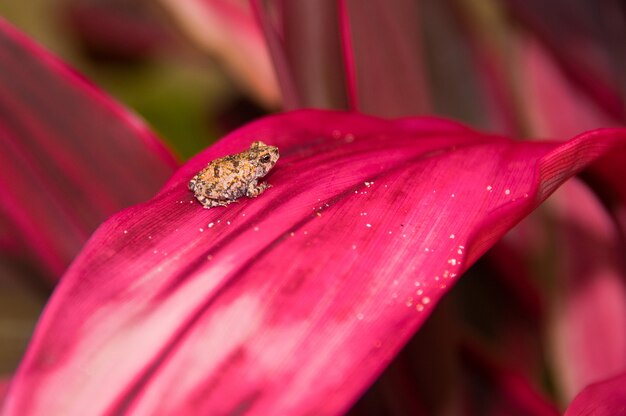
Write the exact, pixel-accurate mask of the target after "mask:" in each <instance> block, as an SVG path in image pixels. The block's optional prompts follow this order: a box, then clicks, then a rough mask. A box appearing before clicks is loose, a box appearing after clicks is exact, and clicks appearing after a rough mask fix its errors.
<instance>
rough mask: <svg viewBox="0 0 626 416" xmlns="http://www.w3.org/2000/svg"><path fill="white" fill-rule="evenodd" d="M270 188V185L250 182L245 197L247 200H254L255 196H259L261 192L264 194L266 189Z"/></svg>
mask: <svg viewBox="0 0 626 416" xmlns="http://www.w3.org/2000/svg"><path fill="white" fill-rule="evenodd" d="M271 186H272V185H270V184H269V183H267V182H262V183H259V184H257V182H256V181H254V182H250V183H249V184H248V187H247V188H246V196H247V197H248V198H256V197H257V196H259V195H261V194H262V193H263V192H265V190H266V189H267V188H269V187H271Z"/></svg>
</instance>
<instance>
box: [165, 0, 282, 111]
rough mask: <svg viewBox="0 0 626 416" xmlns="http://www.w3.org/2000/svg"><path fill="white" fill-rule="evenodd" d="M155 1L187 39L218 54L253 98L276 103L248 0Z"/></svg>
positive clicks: (273, 81) (270, 71)
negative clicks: (169, 15) (168, 14)
mask: <svg viewBox="0 0 626 416" xmlns="http://www.w3.org/2000/svg"><path fill="white" fill-rule="evenodd" d="M158 2H159V3H160V5H162V6H163V7H164V8H165V9H166V10H167V11H168V12H169V13H170V14H171V16H172V17H173V18H174V19H175V20H176V22H177V23H178V25H179V26H180V28H181V29H182V30H183V32H184V33H185V34H186V35H187V37H188V38H189V39H191V40H192V41H194V42H195V43H196V44H197V45H199V46H200V47H201V48H202V49H203V50H205V51H207V52H208V53H210V54H211V55H213V56H215V57H217V59H218V60H220V62H222V64H223V65H224V66H225V67H226V68H227V69H228V70H229V72H230V73H231V75H232V76H233V77H234V78H235V80H236V81H238V82H239V83H240V84H241V85H243V87H244V88H246V89H247V90H248V91H249V92H250V93H251V94H252V95H253V96H254V97H255V98H256V99H258V100H259V101H261V102H262V103H263V104H265V105H267V106H271V107H275V106H277V105H278V104H279V101H280V96H279V91H278V84H277V80H276V77H275V74H274V68H273V67H272V62H271V60H270V56H269V52H268V45H267V44H266V42H265V40H264V38H263V33H262V31H261V28H260V27H259V25H258V24H257V22H256V21H255V18H254V14H253V10H252V8H251V7H250V6H249V4H248V1H247V0H158ZM270 46H271V45H270Z"/></svg>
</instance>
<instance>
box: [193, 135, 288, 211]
mask: <svg viewBox="0 0 626 416" xmlns="http://www.w3.org/2000/svg"><path fill="white" fill-rule="evenodd" d="M278 157H279V154H278V148H277V147H274V146H268V145H266V144H265V143H263V142H261V141H256V142H254V143H252V145H250V149H249V150H246V151H245V152H241V153H237V154H236V155H229V156H225V157H222V158H219V159H215V160H213V161H211V162H209V164H208V165H207V167H206V168H204V169H202V170H201V171H200V172H199V173H198V174H197V175H196V176H194V177H193V178H192V179H191V180H190V181H189V189H190V190H191V191H192V192H193V193H194V196H195V197H196V199H197V200H198V201H200V203H201V204H202V205H203V206H204V208H213V207H218V206H222V207H225V206H227V205H228V204H231V203H233V202H237V199H239V198H241V197H242V196H244V195H245V196H247V197H248V198H255V197H257V196H259V195H261V194H262V193H263V192H264V191H265V190H266V189H267V188H269V187H270V186H271V185H270V184H268V183H267V182H261V183H258V181H259V179H260V178H262V177H264V176H265V175H266V174H267V172H269V171H270V169H272V168H273V167H274V165H275V164H276V161H277V160H278Z"/></svg>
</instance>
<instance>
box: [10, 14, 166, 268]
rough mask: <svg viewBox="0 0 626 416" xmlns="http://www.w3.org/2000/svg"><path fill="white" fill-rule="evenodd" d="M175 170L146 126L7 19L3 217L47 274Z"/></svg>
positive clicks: (142, 198) (163, 149)
mask: <svg viewBox="0 0 626 416" xmlns="http://www.w3.org/2000/svg"><path fill="white" fill-rule="evenodd" d="M175 166H176V162H175V161H174V159H173V157H172V156H171V154H170V153H169V151H168V150H167V149H165V147H164V146H163V145H162V144H161V142H160V141H159V140H158V139H157V138H156V137H155V136H154V134H152V133H151V132H150V131H148V129H147V128H146V126H145V125H144V124H143V122H141V121H140V120H139V119H138V118H137V117H135V116H134V115H132V114H130V113H129V112H128V111H127V110H125V109H124V108H122V107H120V106H119V105H118V104H116V103H115V102H113V101H112V100H111V99H110V98H109V97H107V96H105V95H104V94H103V93H102V92H101V91H100V90H98V89H97V88H95V87H94V86H93V85H91V84H89V83H88V82H87V81H85V80H84V79H83V78H81V77H80V76H79V75H77V74H76V73H74V72H73V71H72V70H71V69H69V68H67V67H66V66H65V65H64V64H63V63H61V62H60V61H58V60H57V59H56V58H55V57H53V56H51V55H50V54H49V53H48V52H46V51H44V50H43V49H42V48H40V47H38V46H37V45H35V44H33V43H32V42H31V41H30V40H28V39H27V38H26V37H25V36H24V35H22V34H21V33H19V32H17V31H16V30H15V29H13V28H12V27H11V26H9V24H7V23H6V22H5V21H3V20H0V194H1V195H2V198H1V200H0V215H3V216H4V217H5V220H3V221H4V222H6V223H7V224H9V225H11V227H12V229H14V230H15V231H17V234H18V235H19V236H20V240H21V241H20V244H21V245H22V246H23V247H24V248H25V249H27V250H28V251H30V254H32V255H34V259H35V262H36V263H38V264H39V265H40V266H41V267H42V268H43V269H44V270H45V271H46V272H47V273H48V274H50V275H51V276H55V277H58V276H59V275H60V274H61V273H62V272H63V271H64V270H65V268H66V267H67V265H68V264H69V262H70V261H71V260H72V258H73V257H74V255H75V254H76V253H77V252H78V250H79V249H80V247H81V246H82V245H83V243H84V242H85V241H86V239H87V237H88V236H89V235H90V234H91V233H92V232H93V230H94V229H95V228H96V227H97V226H98V225H99V224H100V223H101V222H102V221H103V220H104V219H105V218H107V217H108V216H109V215H111V214H112V213H114V212H116V211H119V210H120V209H122V208H124V207H127V206H129V205H132V204H136V203H138V202H140V201H143V200H146V199H148V198H149V197H150V196H152V195H153V194H154V192H156V191H157V190H158V189H159V187H161V186H162V185H163V183H164V182H165V180H166V179H167V178H168V177H169V176H170V175H171V173H172V172H173V170H174V168H175Z"/></svg>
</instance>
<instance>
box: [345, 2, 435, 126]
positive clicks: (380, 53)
mask: <svg viewBox="0 0 626 416" xmlns="http://www.w3.org/2000/svg"><path fill="white" fill-rule="evenodd" d="M339 4H340V6H339V7H340V8H341V12H340V26H341V28H342V33H341V35H342V40H343V44H344V48H343V49H344V50H343V53H344V60H345V62H346V76H347V77H348V85H349V87H350V88H349V95H350V98H351V105H352V108H353V109H355V110H358V111H360V112H363V113H367V114H375V115H379V116H385V117H399V116H406V115H414V114H424V113H428V112H429V110H430V99H431V98H430V94H429V91H428V83H427V75H426V64H425V62H424V55H423V51H422V49H423V46H422V36H421V31H420V30H421V26H420V21H419V17H420V13H421V4H420V3H419V2H415V1H411V0H393V1H391V2H390V1H370V2H367V3H364V2H359V1H353V0H342V1H340V2H339ZM374 28H375V29H374Z"/></svg>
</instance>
